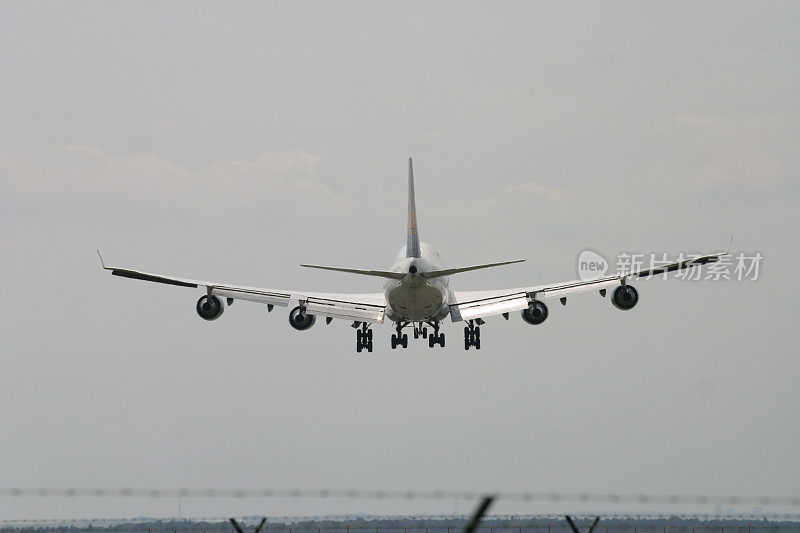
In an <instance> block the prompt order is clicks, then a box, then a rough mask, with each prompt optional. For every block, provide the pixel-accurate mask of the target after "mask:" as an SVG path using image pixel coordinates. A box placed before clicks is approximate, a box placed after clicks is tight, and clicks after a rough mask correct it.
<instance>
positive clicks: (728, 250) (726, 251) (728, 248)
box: [725, 234, 733, 254]
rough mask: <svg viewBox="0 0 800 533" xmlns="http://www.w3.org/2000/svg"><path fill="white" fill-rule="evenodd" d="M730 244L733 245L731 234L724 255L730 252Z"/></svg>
mask: <svg viewBox="0 0 800 533" xmlns="http://www.w3.org/2000/svg"><path fill="white" fill-rule="evenodd" d="M731 244H733V234H731V238H730V240H729V241H728V247H727V248H725V253H726V254H727V253H728V252H730V250H731Z"/></svg>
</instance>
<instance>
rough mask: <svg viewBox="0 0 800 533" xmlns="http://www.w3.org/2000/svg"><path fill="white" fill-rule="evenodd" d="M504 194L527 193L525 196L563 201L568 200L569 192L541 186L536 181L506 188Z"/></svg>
mask: <svg viewBox="0 0 800 533" xmlns="http://www.w3.org/2000/svg"><path fill="white" fill-rule="evenodd" d="M504 192H506V193H511V194H514V193H525V194H533V195H536V196H545V197H547V198H548V199H550V200H561V199H563V198H566V196H567V191H565V190H564V189H560V188H558V187H549V186H547V185H540V184H538V183H536V182H535V181H528V182H526V183H520V184H519V185H512V186H510V187H506V188H505V190H504Z"/></svg>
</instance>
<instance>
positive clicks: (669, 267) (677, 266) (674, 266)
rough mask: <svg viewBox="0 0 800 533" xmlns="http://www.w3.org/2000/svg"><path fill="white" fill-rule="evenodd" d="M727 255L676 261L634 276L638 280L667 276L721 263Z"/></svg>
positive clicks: (720, 254) (719, 254) (718, 254)
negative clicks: (660, 275) (697, 266)
mask: <svg viewBox="0 0 800 533" xmlns="http://www.w3.org/2000/svg"><path fill="white" fill-rule="evenodd" d="M726 254H727V253H726V252H720V253H716V254H708V255H701V256H699V257H693V258H691V259H686V260H684V261H675V262H674V263H669V264H666V265H659V266H658V267H655V268H651V269H647V270H639V271H637V272H633V273H632V275H633V276H636V277H637V278H646V277H650V276H657V275H658V274H666V273H667V272H674V271H676V270H683V269H684V268H690V267H693V266H696V265H705V264H706V263H715V262H717V261H719V259H720V257H722V256H723V255H726Z"/></svg>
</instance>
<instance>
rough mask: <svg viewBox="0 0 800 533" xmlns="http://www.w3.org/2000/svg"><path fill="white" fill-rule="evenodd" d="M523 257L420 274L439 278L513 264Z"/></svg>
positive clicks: (520, 260)
mask: <svg viewBox="0 0 800 533" xmlns="http://www.w3.org/2000/svg"><path fill="white" fill-rule="evenodd" d="M523 261H525V260H524V259H515V260H514V261H503V262H502V263H489V264H486V265H475V266H468V267H461V268H448V269H445V270H434V271H433V272H424V273H423V274H422V275H423V276H425V277H426V278H428V279H431V278H440V277H442V276H452V275H453V274H460V273H462V272H469V271H471V270H480V269H482V268H492V267H496V266H503V265H513V264H514V263H522V262H523Z"/></svg>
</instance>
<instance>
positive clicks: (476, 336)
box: [464, 320, 481, 350]
mask: <svg viewBox="0 0 800 533" xmlns="http://www.w3.org/2000/svg"><path fill="white" fill-rule="evenodd" d="M470 346H474V347H475V349H476V350H480V349H481V328H480V326H476V325H475V321H474V320H470V321H469V325H468V326H466V327H465V328H464V349H465V350H469V347H470Z"/></svg>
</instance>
